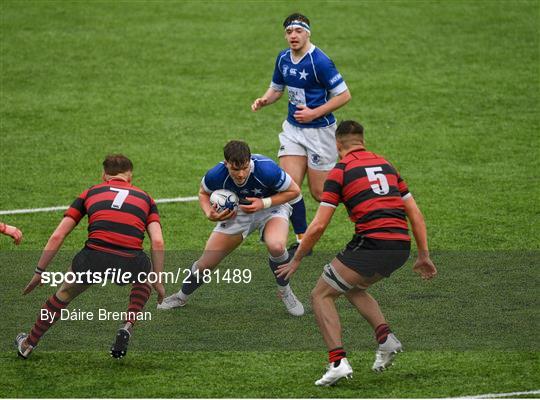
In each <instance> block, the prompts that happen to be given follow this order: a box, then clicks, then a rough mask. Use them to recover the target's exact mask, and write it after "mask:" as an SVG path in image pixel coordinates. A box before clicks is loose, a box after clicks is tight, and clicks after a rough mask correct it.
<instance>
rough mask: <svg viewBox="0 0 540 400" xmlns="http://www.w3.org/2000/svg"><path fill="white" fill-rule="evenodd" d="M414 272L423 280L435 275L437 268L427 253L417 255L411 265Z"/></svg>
mask: <svg viewBox="0 0 540 400" xmlns="http://www.w3.org/2000/svg"><path fill="white" fill-rule="evenodd" d="M413 271H414V272H416V273H417V274H418V275H420V277H421V278H422V279H424V280H429V279H432V278H434V277H435V276H436V275H437V268H436V267H435V264H433V261H431V258H429V256H428V255H418V258H417V259H416V261H415V263H414V267H413Z"/></svg>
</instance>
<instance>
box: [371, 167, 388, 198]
mask: <svg viewBox="0 0 540 400" xmlns="http://www.w3.org/2000/svg"><path fill="white" fill-rule="evenodd" d="M378 172H382V167H371V168H366V173H367V177H368V180H369V182H370V183H371V189H372V190H373V191H374V192H375V193H376V194H378V195H385V194H387V193H388V192H389V191H390V187H389V186H388V180H387V179H386V176H385V175H384V174H382V173H378Z"/></svg>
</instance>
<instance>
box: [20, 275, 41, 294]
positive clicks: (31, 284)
mask: <svg viewBox="0 0 540 400" xmlns="http://www.w3.org/2000/svg"><path fill="white" fill-rule="evenodd" d="M38 285H39V286H43V283H41V275H40V274H34V276H33V277H32V279H30V282H28V285H26V287H25V288H24V289H23V295H25V294H28V293H30V292H31V291H32V290H34V289H35V288H36V286H38Z"/></svg>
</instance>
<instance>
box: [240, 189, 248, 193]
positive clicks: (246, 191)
mask: <svg viewBox="0 0 540 400" xmlns="http://www.w3.org/2000/svg"><path fill="white" fill-rule="evenodd" d="M240 193H242V194H249V190H247V189H242V190H240Z"/></svg>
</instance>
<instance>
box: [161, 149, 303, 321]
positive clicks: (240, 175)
mask: <svg viewBox="0 0 540 400" xmlns="http://www.w3.org/2000/svg"><path fill="white" fill-rule="evenodd" d="M223 153H224V156H225V161H223V162H220V163H219V164H217V165H216V166H215V167H213V168H212V169H211V170H209V171H208V172H207V173H206V175H205V176H204V177H203V179H202V182H201V187H200V190H199V204H200V206H201V208H202V210H203V212H204V213H205V215H206V217H207V218H208V219H209V220H210V221H215V222H217V224H216V227H215V228H214V230H213V232H212V233H211V234H210V237H209V238H208V241H207V242H206V246H205V248H204V252H203V254H202V256H201V258H199V259H198V260H197V261H195V262H194V263H193V265H192V267H191V271H192V275H191V276H190V279H189V280H188V281H187V282H186V283H184V284H183V286H182V288H181V290H180V291H179V292H178V293H175V294H173V295H172V296H169V297H167V298H166V299H165V300H164V301H163V303H161V304H159V305H158V309H161V310H168V309H171V308H176V307H183V306H184V305H185V304H186V302H187V300H188V298H189V297H190V296H191V294H192V293H193V292H194V291H195V290H196V289H197V288H198V287H199V286H201V285H202V284H203V279H202V275H203V271H204V270H205V269H210V270H213V269H214V268H216V267H217V266H218V265H219V263H220V262H221V261H222V260H223V259H224V258H225V257H226V256H227V255H228V254H229V253H231V252H232V251H233V250H234V249H236V248H237V247H238V246H239V245H240V244H241V243H242V241H243V240H244V239H245V238H246V237H247V236H248V235H249V234H250V233H252V232H253V231H255V230H259V234H260V235H261V238H262V240H263V241H264V244H265V245H266V247H267V249H268V253H269V264H270V268H271V270H272V271H275V270H276V268H277V267H278V266H279V265H280V264H283V263H285V262H286V261H287V260H288V259H289V253H288V251H287V247H286V245H287V236H288V233H289V216H290V212H291V206H290V205H289V204H288V202H289V201H290V200H292V199H294V198H295V197H297V196H298V194H299V193H300V189H299V188H298V185H296V183H294V181H293V180H292V179H291V177H290V176H289V175H288V174H287V173H286V172H285V171H283V170H282V169H281V168H279V166H278V165H277V164H276V163H275V162H274V161H272V160H271V159H269V158H266V157H264V156H261V155H257V154H254V155H251V151H250V149H249V146H248V145H247V143H245V142H241V141H235V140H233V141H230V142H229V143H227V145H226V146H225V147H224V149H223ZM218 189H227V190H230V191H232V192H234V193H236V194H237V195H238V197H239V199H240V206H239V209H238V211H237V212H236V211H232V210H224V211H222V212H217V211H216V209H215V208H214V207H212V206H211V205H210V195H211V193H212V192H213V191H214V190H218ZM275 278H276V283H277V287H278V295H279V296H280V297H281V299H282V300H283V303H284V304H285V307H286V308H287V311H288V312H289V313H290V314H292V315H294V316H301V315H303V314H304V306H303V305H302V303H301V302H300V301H299V300H298V299H297V298H296V296H295V295H294V293H293V291H292V289H291V287H290V284H289V280H288V279H284V278H281V277H277V276H275Z"/></svg>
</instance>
